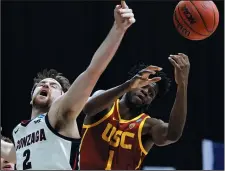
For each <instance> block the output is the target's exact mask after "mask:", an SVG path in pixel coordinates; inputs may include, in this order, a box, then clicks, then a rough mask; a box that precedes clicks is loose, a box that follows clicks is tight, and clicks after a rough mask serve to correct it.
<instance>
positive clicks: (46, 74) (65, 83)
mask: <svg viewBox="0 0 225 171" xmlns="http://www.w3.org/2000/svg"><path fill="white" fill-rule="evenodd" d="M45 78H53V79H55V80H56V81H58V82H59V84H60V85H61V86H62V90H63V92H67V90H68V89H69V88H70V82H69V80H68V79H67V78H66V77H64V76H63V75H62V73H59V72H57V71H56V70H54V69H50V70H47V69H44V70H43V71H42V72H39V73H38V74H37V77H35V78H34V86H33V88H32V91H31V96H32V95H33V92H34V89H35V88H36V86H37V84H38V83H39V82H40V81H41V80H43V79H45Z"/></svg>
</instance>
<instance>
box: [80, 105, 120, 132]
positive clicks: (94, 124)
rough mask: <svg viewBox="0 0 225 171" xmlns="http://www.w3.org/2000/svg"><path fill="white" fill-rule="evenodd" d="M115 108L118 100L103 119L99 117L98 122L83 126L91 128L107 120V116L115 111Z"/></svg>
mask: <svg viewBox="0 0 225 171" xmlns="http://www.w3.org/2000/svg"><path fill="white" fill-rule="evenodd" d="M115 110H116V102H114V104H113V106H112V107H111V109H110V110H109V112H108V113H106V114H105V115H104V116H103V117H102V118H101V119H99V120H98V121H96V122H94V123H92V124H83V128H91V127H94V126H97V125H99V124H100V123H102V122H103V121H104V120H106V119H107V118H109V117H110V116H111V115H112V114H113V113H114V111H115Z"/></svg>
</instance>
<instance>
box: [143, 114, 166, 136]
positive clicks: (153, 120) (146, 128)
mask: <svg viewBox="0 0 225 171" xmlns="http://www.w3.org/2000/svg"><path fill="white" fill-rule="evenodd" d="M163 123H164V122H163V121H162V120H161V119H156V118H147V119H146V121H145V124H144V127H143V131H142V135H146V134H148V133H149V131H150V130H151V128H152V127H153V126H155V125H157V124H163Z"/></svg>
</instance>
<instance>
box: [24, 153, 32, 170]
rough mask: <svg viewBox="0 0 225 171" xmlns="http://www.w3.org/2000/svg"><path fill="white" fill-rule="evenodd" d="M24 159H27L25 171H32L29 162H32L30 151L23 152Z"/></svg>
mask: <svg viewBox="0 0 225 171" xmlns="http://www.w3.org/2000/svg"><path fill="white" fill-rule="evenodd" d="M23 157H26V158H25V160H24V161H23V170H27V169H31V168H32V166H31V162H28V161H29V160H30V150H29V149H27V150H25V151H24V152H23Z"/></svg>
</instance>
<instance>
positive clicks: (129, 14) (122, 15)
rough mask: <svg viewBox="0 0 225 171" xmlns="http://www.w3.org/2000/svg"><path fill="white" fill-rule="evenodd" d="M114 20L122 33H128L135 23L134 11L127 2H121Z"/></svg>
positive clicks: (115, 12)
mask: <svg viewBox="0 0 225 171" xmlns="http://www.w3.org/2000/svg"><path fill="white" fill-rule="evenodd" d="M114 18H115V24H116V25H117V27H118V29H121V30H122V31H126V30H127V29H128V28H129V27H130V26H131V25H132V24H133V23H135V18H134V14H133V10H132V9H130V8H129V7H128V6H127V4H126V2H125V1H121V5H117V6H116V8H115V10H114Z"/></svg>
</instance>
